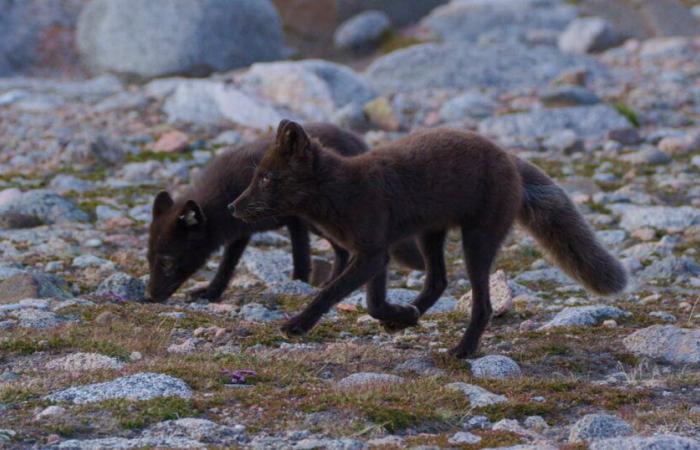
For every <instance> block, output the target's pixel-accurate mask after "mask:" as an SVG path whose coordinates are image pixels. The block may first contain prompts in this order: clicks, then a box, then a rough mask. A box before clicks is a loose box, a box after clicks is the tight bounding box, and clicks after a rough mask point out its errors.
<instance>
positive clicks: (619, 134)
mask: <svg viewBox="0 0 700 450" xmlns="http://www.w3.org/2000/svg"><path fill="white" fill-rule="evenodd" d="M605 138H606V139H608V140H610V141H615V142H619V143H620V144H622V145H637V144H639V143H641V142H642V141H643V140H644V139H643V138H642V136H641V135H640V134H639V131H637V129H636V128H631V127H630V128H618V129H615V130H610V131H608V132H607V133H606V134H605ZM662 150H663V149H662Z"/></svg>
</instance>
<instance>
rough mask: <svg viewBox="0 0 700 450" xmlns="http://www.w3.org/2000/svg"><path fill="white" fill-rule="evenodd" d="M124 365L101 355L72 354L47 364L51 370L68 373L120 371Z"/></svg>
mask: <svg viewBox="0 0 700 450" xmlns="http://www.w3.org/2000/svg"><path fill="white" fill-rule="evenodd" d="M122 367H124V363H122V362H121V361H119V360H118V359H116V358H112V357H110V356H106V355H101V354H99V353H72V354H70V355H66V356H62V357H60V358H56V359H52V360H51V361H49V362H48V363H46V368H47V369H49V370H63V371H66V372H84V371H90V370H119V369H121V368H122Z"/></svg>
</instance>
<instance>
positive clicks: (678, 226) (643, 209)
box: [609, 205, 700, 232]
mask: <svg viewBox="0 0 700 450" xmlns="http://www.w3.org/2000/svg"><path fill="white" fill-rule="evenodd" d="M609 208H610V209H611V210H612V211H613V212H614V213H617V214H620V216H621V219H620V226H621V227H622V228H624V229H626V230H628V231H634V230H636V229H639V228H657V229H661V230H666V231H669V232H678V231H683V230H685V229H686V228H688V227H690V226H692V225H699V224H700V209H698V208H693V207H690V206H681V207H672V206H636V205H610V207H609Z"/></svg>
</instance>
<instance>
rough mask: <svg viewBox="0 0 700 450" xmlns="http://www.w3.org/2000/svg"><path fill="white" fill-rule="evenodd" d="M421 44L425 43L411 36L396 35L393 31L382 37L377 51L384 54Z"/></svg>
mask: <svg viewBox="0 0 700 450" xmlns="http://www.w3.org/2000/svg"><path fill="white" fill-rule="evenodd" d="M423 43H425V41H422V40H420V39H416V38H415V37H413V36H404V35H401V34H399V33H396V32H395V31H389V32H387V33H385V35H384V36H383V37H382V43H381V45H380V47H379V51H380V52H381V53H384V54H386V53H391V52H394V51H396V50H401V49H402V48H406V47H411V46H413V45H418V44H423Z"/></svg>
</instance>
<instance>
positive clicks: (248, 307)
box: [239, 303, 284, 322]
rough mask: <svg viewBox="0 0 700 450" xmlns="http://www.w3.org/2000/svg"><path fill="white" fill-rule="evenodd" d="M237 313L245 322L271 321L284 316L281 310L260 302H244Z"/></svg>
mask: <svg viewBox="0 0 700 450" xmlns="http://www.w3.org/2000/svg"><path fill="white" fill-rule="evenodd" d="M239 315H240V317H241V319H242V320H245V321H246V322H273V321H275V320H281V319H283V318H284V314H283V313H282V312H280V311H273V310H271V309H268V308H266V307H265V306H263V305H261V304H260V303H246V304H245V305H243V307H242V308H241V311H240V313H239Z"/></svg>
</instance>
